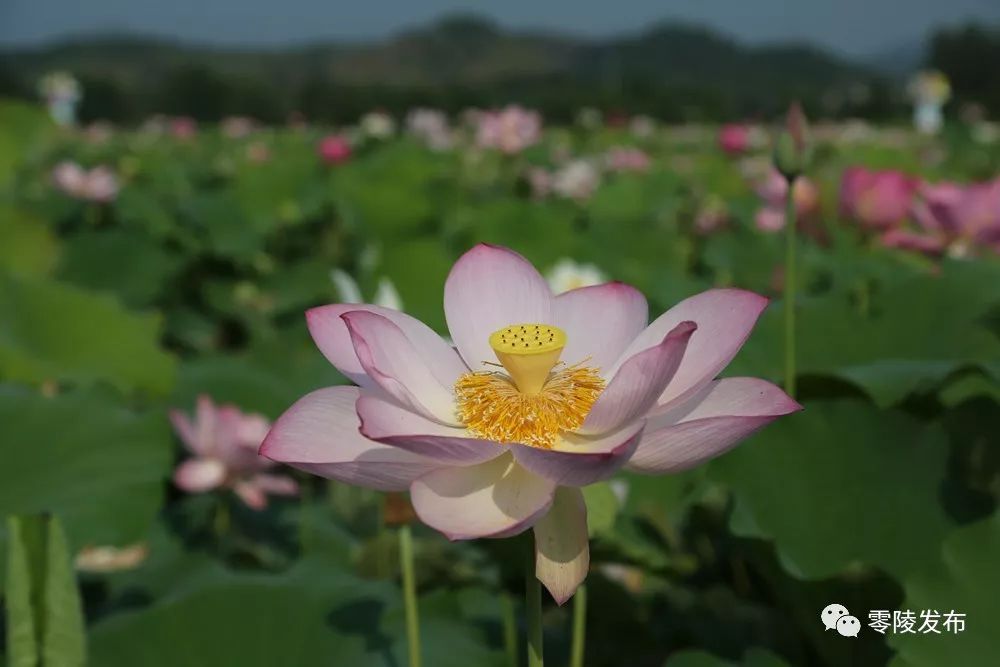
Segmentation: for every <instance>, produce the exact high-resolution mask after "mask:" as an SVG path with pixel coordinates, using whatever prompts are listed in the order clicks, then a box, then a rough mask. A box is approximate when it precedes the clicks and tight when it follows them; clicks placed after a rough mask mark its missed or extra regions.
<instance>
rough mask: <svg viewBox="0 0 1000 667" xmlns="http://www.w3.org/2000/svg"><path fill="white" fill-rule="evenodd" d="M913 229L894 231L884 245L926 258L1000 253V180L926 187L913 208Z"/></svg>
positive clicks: (920, 192) (919, 192)
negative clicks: (988, 251) (981, 251)
mask: <svg viewBox="0 0 1000 667" xmlns="http://www.w3.org/2000/svg"><path fill="white" fill-rule="evenodd" d="M913 218H914V220H915V221H916V223H917V225H916V227H915V228H914V229H891V230H889V231H888V232H886V233H885V234H884V235H883V236H882V243H883V244H884V245H887V246H890V247H895V248H903V249H905V250H914V251H917V252H921V253H924V254H927V255H941V254H943V253H945V252H948V253H949V254H952V255H958V256H962V255H966V254H968V253H969V252H971V251H974V250H976V249H981V248H992V249H993V250H994V251H995V252H1000V179H996V180H993V181H989V182H985V183H973V184H971V185H960V184H957V183H939V184H931V183H924V184H922V185H921V186H920V188H919V190H918V196H917V199H916V201H915V202H914V204H913Z"/></svg>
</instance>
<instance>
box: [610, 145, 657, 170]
mask: <svg viewBox="0 0 1000 667" xmlns="http://www.w3.org/2000/svg"><path fill="white" fill-rule="evenodd" d="M604 164H605V166H606V167H607V168H608V169H609V170H611V171H618V172H623V171H639V172H642V171H648V170H649V165H650V159H649V155H647V154H646V152H645V151H643V150H640V149H638V148H632V147H630V146H615V147H613V148H611V149H610V150H608V152H607V153H606V154H605V156H604Z"/></svg>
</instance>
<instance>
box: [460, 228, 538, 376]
mask: <svg viewBox="0 0 1000 667" xmlns="http://www.w3.org/2000/svg"><path fill="white" fill-rule="evenodd" d="M444 313H445V317H446V319H447V320H448V330H449V331H450V332H451V337H452V340H454V341H455V346H456V347H457V348H458V351H459V352H460V353H461V355H462V358H463V359H465V363H466V364H467V365H468V367H469V368H471V369H472V370H474V371H478V370H495V368H494V367H491V366H486V365H484V364H483V362H492V363H496V354H494V352H493V348H491V347H490V344H489V337H490V334H491V333H493V332H494V331H496V330H497V329H500V328H503V327H506V326H510V325H511V324H525V323H538V324H549V323H551V316H552V292H551V291H550V290H549V285H548V283H546V282H545V279H544V278H542V276H541V275H540V274H539V273H538V271H536V270H535V267H534V266H532V265H531V263H530V262H529V261H528V260H526V259H525V258H524V257H521V256H520V255H519V254H517V253H516V252H514V251H512V250H508V249H507V248H501V247H499V246H492V245H487V244H485V243H481V244H479V245H477V246H476V247H474V248H473V249H472V250H469V251H468V252H467V253H465V254H464V255H462V256H461V257H460V258H459V259H458V261H457V262H455V266H453V267H452V269H451V273H449V274H448V280H447V281H446V282H445V285H444Z"/></svg>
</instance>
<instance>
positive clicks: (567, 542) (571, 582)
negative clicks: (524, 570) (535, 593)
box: [535, 487, 590, 605]
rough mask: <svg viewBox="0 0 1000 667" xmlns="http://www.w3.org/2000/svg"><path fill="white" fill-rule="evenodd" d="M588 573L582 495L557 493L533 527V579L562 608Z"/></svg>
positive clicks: (571, 491)
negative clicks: (543, 587) (546, 510)
mask: <svg viewBox="0 0 1000 667" xmlns="http://www.w3.org/2000/svg"><path fill="white" fill-rule="evenodd" d="M589 570H590V542H589V539H588V535H587V505H586V503H585V502H584V500H583V494H582V493H580V490H579V489H572V488H567V487H563V488H559V489H556V494H555V499H554V500H553V502H552V507H551V509H549V511H548V513H547V514H546V515H545V516H544V517H542V519H540V520H539V521H538V523H536V524H535V576H536V577H538V580H539V581H541V582H542V584H544V585H545V588H546V589H548V591H549V593H551V594H552V597H553V598H555V601H556V603H557V604H559V605H562V604H564V603H565V602H566V601H567V600H569V599H570V598H571V597H573V593H575V592H576V589H577V588H579V587H580V584H582V583H583V581H584V579H586V578H587V572H588V571H589Z"/></svg>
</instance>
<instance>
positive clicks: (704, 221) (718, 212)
mask: <svg viewBox="0 0 1000 667" xmlns="http://www.w3.org/2000/svg"><path fill="white" fill-rule="evenodd" d="M729 218H730V216H729V207H728V206H726V202H725V200H723V199H722V198H721V197H716V196H712V197H709V198H708V200H707V201H706V202H705V203H704V204H702V206H701V208H700V209H699V210H698V213H697V214H696V215H695V218H694V231H695V233H696V234H698V235H699V236H708V235H710V234H714V233H715V232H717V231H719V230H721V229H724V228H725V227H726V225H728V224H729Z"/></svg>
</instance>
